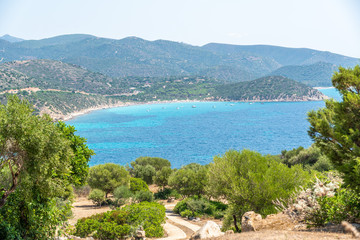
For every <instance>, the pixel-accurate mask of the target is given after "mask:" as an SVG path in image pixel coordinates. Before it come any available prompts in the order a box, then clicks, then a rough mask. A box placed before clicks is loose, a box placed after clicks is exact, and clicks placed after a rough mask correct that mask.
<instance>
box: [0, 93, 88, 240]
mask: <svg viewBox="0 0 360 240" xmlns="http://www.w3.org/2000/svg"><path fill="white" fill-rule="evenodd" d="M63 127H64V128H60V127H59V126H57V125H56V124H54V123H53V121H52V119H51V118H49V117H48V116H46V115H45V116H42V117H40V116H36V115H34V114H33V110H32V109H31V108H30V106H29V104H28V103H27V102H23V101H20V100H19V99H18V98H17V97H11V98H10V99H8V103H7V105H6V106H4V105H1V106H0V144H1V149H2V151H1V157H0V175H1V177H0V179H1V181H0V184H1V186H0V189H1V190H0V197H1V199H0V222H1V224H0V225H1V226H0V228H1V231H0V232H1V234H2V235H1V237H2V239H22V238H26V239H49V238H52V237H53V236H54V234H55V230H56V228H57V227H58V226H59V225H60V224H62V223H63V222H64V221H66V219H67V217H68V216H69V210H70V201H69V200H70V198H71V188H70V184H81V183H82V181H83V179H82V178H83V176H81V175H80V176H79V177H77V176H74V174H76V172H79V173H81V172H87V169H86V168H88V166H87V161H88V160H89V159H88V157H89V155H88V154H87V153H85V154H84V156H82V155H81V153H76V152H73V147H75V148H77V144H79V145H78V146H79V148H80V149H81V148H84V149H87V147H86V145H85V143H84V142H83V141H80V142H72V141H71V140H69V137H68V136H67V131H63V130H65V129H67V128H68V127H67V126H63ZM89 151H90V150H89ZM76 159H82V160H83V162H79V164H77V163H75V161H76ZM83 168H84V169H83ZM9 173H10V174H9ZM15 236H17V237H15Z"/></svg>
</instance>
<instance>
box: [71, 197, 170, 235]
mask: <svg viewBox="0 0 360 240" xmlns="http://www.w3.org/2000/svg"><path fill="white" fill-rule="evenodd" d="M164 222H165V207H164V206H162V205H160V204H158V203H148V202H142V203H138V204H131V205H128V206H125V207H123V208H121V209H120V210H114V211H109V212H106V213H102V214H96V215H93V216H91V217H88V218H82V219H79V220H78V222H77V223H76V225H75V226H76V232H75V234H76V235H77V236H81V237H86V236H88V235H90V234H92V233H93V232H94V231H96V233H95V235H94V237H95V238H98V239H104V240H105V239H106V240H107V239H117V238H118V239H122V238H124V237H125V236H131V235H132V234H133V233H134V232H133V231H134V230H136V229H137V228H139V227H140V226H142V227H143V228H144V230H145V232H146V236H147V237H161V236H163V234H164V229H163V228H162V224H163V223H164Z"/></svg>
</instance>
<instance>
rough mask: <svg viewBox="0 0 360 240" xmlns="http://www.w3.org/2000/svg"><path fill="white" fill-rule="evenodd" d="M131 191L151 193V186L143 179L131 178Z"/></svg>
mask: <svg viewBox="0 0 360 240" xmlns="http://www.w3.org/2000/svg"><path fill="white" fill-rule="evenodd" d="M130 191H131V192H133V193H135V192H138V191H149V186H148V185H147V184H146V182H144V181H143V180H142V179H141V178H130Z"/></svg>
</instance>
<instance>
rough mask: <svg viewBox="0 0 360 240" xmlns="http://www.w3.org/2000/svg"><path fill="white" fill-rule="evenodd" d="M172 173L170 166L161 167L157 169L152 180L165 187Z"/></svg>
mask: <svg viewBox="0 0 360 240" xmlns="http://www.w3.org/2000/svg"><path fill="white" fill-rule="evenodd" d="M171 173H172V170H171V168H170V167H163V168H162V169H161V170H160V171H157V173H156V175H155V177H154V182H155V184H156V185H158V186H160V187H162V188H165V187H166V186H167V185H168V183H169V177H170V175H171Z"/></svg>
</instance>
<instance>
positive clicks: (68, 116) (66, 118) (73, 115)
mask: <svg viewBox="0 0 360 240" xmlns="http://www.w3.org/2000/svg"><path fill="white" fill-rule="evenodd" d="M325 99H326V98H325ZM323 100H324V99H305V100H304V99H298V100H290V99H274V100H241V101H227V100H197V99H191V100H190V99H186V100H162V101H149V102H118V103H115V104H106V105H99V106H96V107H91V108H86V109H83V110H81V111H76V112H72V113H69V114H66V115H60V116H59V114H54V115H57V116H51V117H53V118H54V119H55V120H57V121H58V120H61V121H69V120H72V119H74V118H76V117H79V116H81V115H85V114H89V113H91V112H93V111H97V110H102V109H109V108H118V107H131V106H136V105H150V104H166V103H188V102H194V103H195V102H234V103H255V102H260V103H266V102H269V103H272V102H311V101H323Z"/></svg>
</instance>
